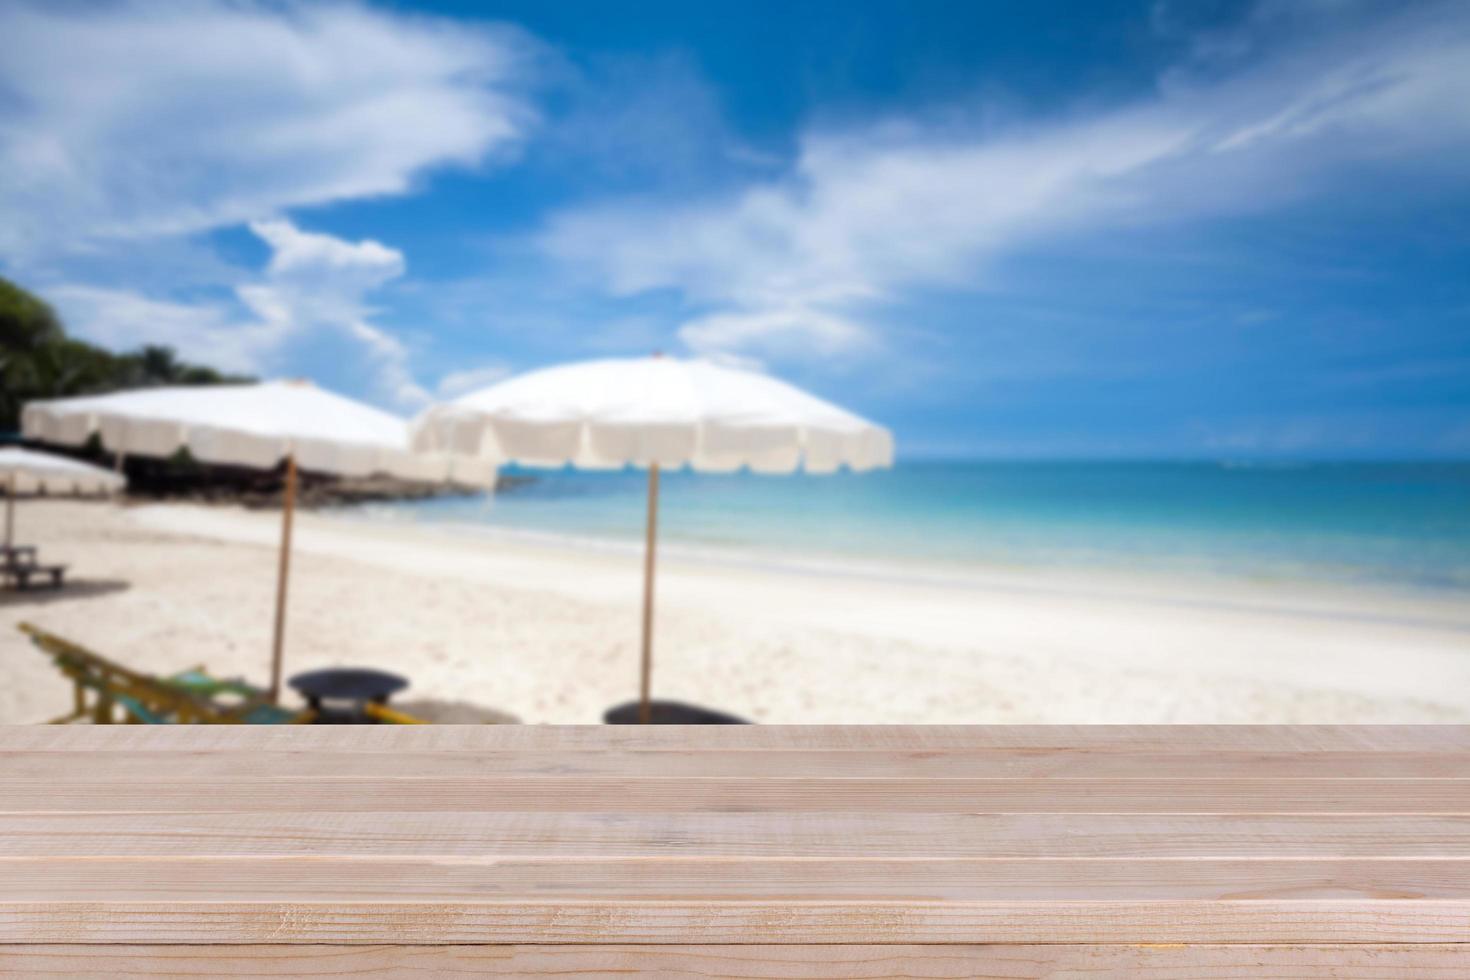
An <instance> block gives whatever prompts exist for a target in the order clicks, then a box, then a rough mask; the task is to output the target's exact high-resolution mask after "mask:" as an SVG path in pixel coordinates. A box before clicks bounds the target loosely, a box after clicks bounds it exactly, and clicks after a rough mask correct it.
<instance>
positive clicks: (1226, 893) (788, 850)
mask: <svg viewBox="0 0 1470 980" xmlns="http://www.w3.org/2000/svg"><path fill="white" fill-rule="evenodd" d="M1467 859H1470V728H1466V727H1448V726H1435V727H1387V726H1384V727H1280V728H1276V727H1244V726H1241V727H1157V728H1154V727H1121V726H1120V727H1062V726H1055V727H994V728H987V727H964V728H959V727H863V728H855V727H822V728H794V727H755V726H751V727H728V728H726V727H719V728H716V727H710V728H661V727H652V728H608V727H598V728H591V727H586V728H581V727H579V728H553V727H533V726H524V727H510V726H505V727H490V726H486V727H429V726H414V727H393V726H381V727H354V728H345V727H344V728H331V727H272V728H265V727H261V728H251V727H222V726H194V727H141V726H140V727H132V726H128V727H110V728H90V727H28V728H0V866H3V868H0V871H3V879H0V880H3V885H0V944H26V946H25V948H33V949H34V950H44V949H53V950H54V949H55V948H56V944H77V943H102V944H124V945H136V946H138V947H139V948H142V947H145V946H156V945H158V944H185V945H196V944H198V945H202V944H266V946H270V947H278V946H284V945H291V944H317V945H322V944H326V945H333V946H340V945H357V944H391V945H393V946H395V947H412V946H421V945H434V944H449V945H453V946H456V947H457V948H459V949H461V950H467V949H474V948H479V947H481V946H482V944H645V945H649V946H651V945H654V944H658V945H663V944H674V945H680V944H708V945H710V946H711V947H714V946H718V945H720V944H742V945H749V944H755V945H761V944H841V943H851V944H865V945H868V946H873V945H882V946H885V947H894V948H898V947H902V946H905V945H918V946H925V947H929V946H930V944H1020V945H1021V946H1026V945H1028V944H1046V945H1047V946H1055V944H1091V945H1093V946H1097V947H1098V948H1101V947H1102V946H1105V945H1107V944H1125V945H1124V946H1120V947H1118V948H1117V949H1114V951H1113V953H1110V954H1108V955H1124V954H1123V953H1122V952H1119V950H1125V951H1126V950H1127V949H1128V948H1129V947H1128V945H1127V944H1204V946H1201V947H1200V948H1201V949H1209V948H1213V944H1239V943H1253V944H1261V945H1263V946H1275V945H1276V944H1287V945H1291V944H1355V945H1356V944H1415V945H1416V947H1417V948H1418V950H1419V952H1420V953H1421V954H1422V955H1423V956H1451V957H1457V956H1459V955H1460V952H1461V951H1462V950H1464V949H1465V948H1466V947H1463V946H1460V945H1458V944H1461V943H1466V942H1470V860H1467ZM6 948H7V947H5V946H4V945H0V966H3V965H4V964H5V963H6V962H7V961H6V960H5V959H4V957H5V956H6V953H5V950H6ZM19 948H21V947H16V949H19ZM262 948H265V947H262ZM1038 948H1039V947H1038ZM1059 948H1060V947H1056V948H1054V949H1052V951H1051V952H1049V953H1047V955H1048V956H1051V955H1060V953H1058V952H1057V950H1058V949H1059ZM1363 948H1366V947H1363ZM11 953H12V955H13V954H14V953H15V949H12V950H11ZM350 953H351V951H350V950H347V951H341V955H342V956H347V955H349V954H350ZM37 955H39V954H37ZM219 955H224V954H223V953H221V954H219ZM351 955H366V954H351ZM404 955H409V954H404ZM465 955H468V954H465ZM536 955H544V951H543V953H537V954H536ZM829 955H830V954H829ZM935 955H939V954H938V953H937V952H936V953H935ZM944 955H957V954H955V953H954V951H953V950H951V951H949V952H948V953H946V954H944ZM1098 955H1101V954H1098ZM1222 955H1223V954H1222ZM1262 955H1264V954H1262ZM1345 955H1346V954H1345ZM1354 955H1357V954H1354ZM16 962H18V961H14V960H12V961H10V965H11V966H12V967H14V966H15V963H16ZM336 962H337V964H338V965H339V966H340V965H342V964H343V963H348V964H350V963H351V962H352V961H351V960H341V959H339V960H337V961H336ZM1262 962H1265V961H1264V960H1257V961H1256V965H1257V966H1258V967H1259V966H1260V964H1261V963H1262ZM1424 962H1426V963H1427V962H1428V961H1427V960H1426V961H1424ZM1436 962H1438V961H1436ZM1446 962H1448V961H1446ZM1456 962H1457V965H1458V967H1459V968H1461V969H1463V968H1464V967H1465V962H1464V961H1462V960H1459V961H1456ZM522 965H523V966H524V964H522ZM353 968H354V969H355V968H356V967H353ZM1426 969H1427V967H1426ZM854 970H855V968H853V967H852V966H851V964H849V969H848V970H846V971H844V972H845V973H846V974H847V975H853V976H856V975H859V974H858V973H857V972H853V971H854ZM750 975H762V976H764V975H767V974H764V973H760V974H756V973H752V974H750ZM772 975H774V974H772ZM813 975H816V974H813ZM823 975H825V974H823ZM862 975H869V974H862ZM872 975H878V974H872ZM925 975H935V976H939V975H950V974H949V973H943V972H933V973H931V974H925ZM996 975H1004V976H1023V975H1024V976H1032V975H1037V976H1040V975H1043V974H1040V973H1037V974H1031V973H1021V972H1012V973H1004V974H999V973H998V974H996ZM1045 975H1050V974H1045ZM1222 975H1223V974H1222ZM1231 975H1232V976H1233V975H1235V974H1231ZM1252 975H1263V976H1264V975H1268V974H1267V973H1264V972H1262V973H1257V974H1252ZM1270 975H1274V974H1270ZM1374 975H1377V974H1374ZM1415 975H1416V976H1419V975H1424V976H1428V975H1431V973H1429V972H1425V973H1422V974H1415ZM1432 975H1435V976H1439V975H1446V976H1448V975H1455V974H1451V973H1449V972H1446V973H1444V974H1439V973H1433V974H1432ZM1458 975H1465V974H1463V973H1460V974H1458Z"/></svg>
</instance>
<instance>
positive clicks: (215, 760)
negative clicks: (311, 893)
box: [0, 748, 1470, 783]
mask: <svg viewBox="0 0 1470 980" xmlns="http://www.w3.org/2000/svg"><path fill="white" fill-rule="evenodd" d="M227 765H228V767H227V769H226V770H225V771H224V772H221V766H222V759H221V757H220V755H219V753H218V752H212V751H194V752H183V751H172V752H170V751H159V750H139V751H117V750H111V749H109V750H94V751H87V752H85V753H84V752H40V751H14V752H5V753H3V754H0V780H24V779H36V778H41V779H51V780H54V779H66V778H83V779H88V780H94V781H100V782H110V783H127V782H135V781H138V780H148V779H151V778H154V777H156V776H157V775H158V774H159V773H161V772H166V773H167V774H168V775H169V776H171V777H172V778H174V779H178V780H184V779H187V780H208V779H215V778H218V777H219V776H221V775H228V776H229V778H230V779H232V780H245V779H271V780H292V779H297V780H323V779H325V780H343V779H377V780H383V781H393V780H397V779H430V778H432V779H466V778H472V779H483V778H485V777H488V776H497V777H498V776H540V777H610V778H618V779H623V778H628V777H635V776H636V777H643V776H649V775H658V776H662V777H665V778H691V777H705V778H711V777H721V778H780V779H1115V780H1133V779H1140V778H1148V779H1247V780H1253V781H1263V780H1270V779H1288V780H1342V779H1460V780H1470V752H1464V753H1432V752H1301V751H1297V752H1274V753H1273V752H1237V751H1223V750H1222V751H1217V752H1206V751H1195V752H1156V751H1149V752H1141V751H1133V750H1128V749H1121V748H1120V749H1112V750H1108V751H1090V750H1086V749H973V748H972V749H944V750H925V751H911V752H900V751H881V750H880V751H872V752H859V751H837V750H832V749H821V750H788V751H785V752H780V753H771V752H763V751H760V750H749V749H741V750H728V751H727V750H720V751H709V750H699V749H682V750H680V749H659V750H639V749H629V750H626V751H618V752H613V751H590V750H585V749H554V750H547V751H544V752H542V751H517V750H479V751H452V752H451V751H443V752H440V751H434V750H431V749H413V750H404V751H398V752H390V751H360V752H343V751H334V750H325V749H324V750H318V751H299V750H298V751H283V750H280V749H266V750H261V751H253V752H250V753H248V754H246V753H241V754H238V755H235V756H233V757H231V758H229V759H228V760H227Z"/></svg>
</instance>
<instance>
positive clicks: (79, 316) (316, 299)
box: [47, 219, 429, 408]
mask: <svg viewBox="0 0 1470 980" xmlns="http://www.w3.org/2000/svg"><path fill="white" fill-rule="evenodd" d="M250 227H251V230H252V231H253V232H254V233H255V234H256V235H257V236H259V237H260V238H261V240H263V241H264V242H265V243H266V244H267V245H268V246H269V247H270V249H271V257H270V260H269V261H268V262H267V264H266V267H265V269H264V270H262V272H261V273H259V274H258V275H255V276H252V277H250V278H248V279H247V280H246V281H243V282H241V283H240V284H239V285H237V286H236V288H235V299H236V300H237V301H238V302H237V303H234V302H230V301H228V300H226V299H220V300H216V301H213V302H188V303H186V302H175V301H170V300H162V299H156V298H150V297H146V296H142V295H139V294H137V293H134V292H130V291H128V290H123V289H104V288H98V287H94V286H87V285H80V284H62V285H58V286H55V287H53V288H51V289H49V290H48V291H47V295H48V296H49V297H50V298H51V299H52V300H53V301H54V302H55V303H56V304H57V306H58V307H59V308H60V310H61V312H62V315H63V317H64V318H65V319H66V321H67V322H68V323H69V324H71V325H72V326H73V328H75V329H76V330H77V331H78V332H79V333H81V334H82V335H83V336H87V337H90V338H91V339H93V340H96V341H98V342H100V343H103V344H106V345H108V346H110V347H119V348H123V347H129V348H130V347H134V346H138V345H140V344H164V345H167V346H170V347H173V348H174V349H176V350H178V351H179V352H181V353H182V354H184V355H185V356H186V357H190V358H194V359H197V360H201V361H204V362H206V363H209V364H212V365H216V366H218V367H221V368H224V369H226V370H231V371H238V372H248V373H255V374H261V373H270V372H271V371H273V370H274V369H275V368H276V366H277V360H278V355H280V354H281V352H282V350H283V349H284V348H285V347H286V345H288V344H289V343H291V342H293V341H296V340H299V339H301V338H302V337H303V336H306V335H309V334H311V333H313V332H322V331H327V332H332V333H335V334H336V335H337V336H338V337H341V338H345V339H346V340H348V341H349V342H350V343H351V344H352V345H354V346H355V347H356V348H357V350H358V351H359V352H360V354H361V355H362V356H364V357H365V358H366V360H367V362H368V364H369V365H370V366H371V368H372V370H373V371H374V372H375V373H376V386H377V389H378V393H379V395H380V396H381V397H382V398H383V399H384V400H386V401H389V402H391V403H393V404H396V405H398V406H401V407H405V408H416V407H419V406H421V405H422V404H424V403H425V402H427V401H428V400H429V393H428V392H427V391H426V390H425V389H424V388H423V387H422V386H421V385H420V384H419V383H418V381H417V380H416V379H415V377H414V375H413V372H412V370H411V369H410V365H409V352H408V349H407V348H406V347H405V346H404V344H403V343H402V342H401V341H400V340H399V339H398V338H397V337H395V336H394V335H393V334H392V333H390V332H389V331H387V330H385V329H384V328H382V327H381V326H379V325H377V324H375V323H374V322H373V315H374V311H373V309H372V307H371V306H370V305H369V297H370V295H371V294H372V293H373V292H375V291H376V290H378V289H379V288H381V287H382V286H383V285H385V284H386V283H388V282H390V281H392V280H393V279H396V278H398V277H399V276H401V275H403V272H404V268H405V263H404V258H403V254H402V253H401V252H399V251H397V250H396V249H392V248H389V247H387V246H385V245H383V244H381V243H379V242H375V241H371V240H364V241H359V242H349V241H345V240H343V239H341V238H337V237H334V236H332V235H324V234H319V233H315V232H309V231H303V230H302V229H300V228H298V227H296V226H295V225H294V224H292V223H291V222H289V221H284V220H280V219H277V220H273V221H259V222H254V223H252V224H251V226H250Z"/></svg>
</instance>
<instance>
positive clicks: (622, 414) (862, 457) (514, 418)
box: [413, 356, 893, 723]
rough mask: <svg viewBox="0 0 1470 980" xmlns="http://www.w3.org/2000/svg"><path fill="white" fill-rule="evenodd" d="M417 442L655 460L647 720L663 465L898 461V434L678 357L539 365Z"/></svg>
mask: <svg viewBox="0 0 1470 980" xmlns="http://www.w3.org/2000/svg"><path fill="white" fill-rule="evenodd" d="M413 438H414V445H415V446H416V447H418V448H419V449H423V450H432V451H448V452H451V453H456V454H469V455H471V456H475V457H478V458H483V459H489V460H491V461H493V462H496V463H506V462H515V463H520V464H523V465H528V466H564V465H566V464H568V463H570V464H572V465H575V466H578V467H583V468H589V469H606V468H614V467H621V466H626V465H628V464H630V463H631V464H634V465H638V466H646V467H648V516H647V532H646V539H645V545H644V563H643V637H642V659H641V671H640V678H639V720H640V721H642V722H645V723H647V722H648V721H650V720H651V718H652V705H651V701H650V691H651V686H652V674H653V582H654V554H655V550H656V548H655V545H656V541H657V536H658V479H659V469H660V467H666V466H672V467H680V466H685V465H688V466H691V467H693V468H694V469H696V470H701V471H704V472H718V473H725V472H731V471H734V470H738V469H741V468H749V469H752V470H755V471H756V472H759V473H791V472H794V471H796V470H797V469H804V470H806V471H807V472H808V473H832V472H835V471H836V470H838V469H840V468H841V467H844V466H846V467H848V468H849V469H853V470H867V469H872V468H874V467H880V466H891V465H892V463H893V437H892V436H891V435H890V434H889V432H888V430H887V429H885V428H883V427H881V426H878V425H874V424H873V423H872V422H869V421H868V420H866V419H864V418H861V417H859V416H857V415H854V414H852V413H851V412H849V411H846V410H845V409H841V408H838V407H837V406H836V405H833V404H832V403H830V402H826V401H823V400H822V399H820V398H817V397H816V396H814V395H809V394H807V393H806V392H804V391H801V390H800V389H798V388H795V387H792V386H791V385H789V384H786V383H785V382H783V381H778V380H776V379H775V378H772V377H770V376H769V375H765V374H759V373H757V372H754V371H742V370H738V369H735V368H730V367H724V366H722V365H718V364H711V363H709V362H707V361H697V360H695V361H691V360H679V359H676V358H670V357H660V356H654V357H643V358H627V359H609V360H598V361H583V362H579V363H575V364H566V365H562V366H560V367H553V368H546V369H544V370H541V371H532V372H530V373H529V374H524V375H521V376H519V377H516V378H511V379H509V380H507V381H503V382H501V383H499V384H495V385H491V386H490V387H488V388H485V389H482V390H480V391H477V392H473V393H471V394H468V395H465V396H463V397H461V398H459V399H456V400H455V401H452V402H449V403H447V404H444V405H439V406H435V407H434V408H430V409H429V410H427V411H426V412H424V413H423V414H422V415H420V416H419V418H418V419H417V420H416V421H415V423H414V435H413Z"/></svg>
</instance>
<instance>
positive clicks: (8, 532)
mask: <svg viewBox="0 0 1470 980" xmlns="http://www.w3.org/2000/svg"><path fill="white" fill-rule="evenodd" d="M13 544H15V473H14V471H12V472H11V473H9V474H8V475H7V476H6V478H5V554H6V557H7V558H8V557H9V556H10V546H11V545H13Z"/></svg>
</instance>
